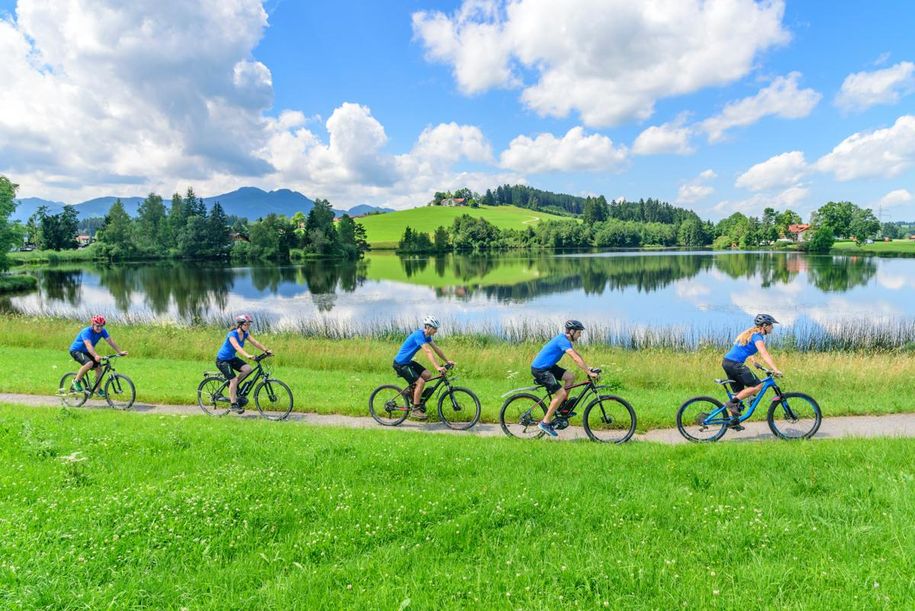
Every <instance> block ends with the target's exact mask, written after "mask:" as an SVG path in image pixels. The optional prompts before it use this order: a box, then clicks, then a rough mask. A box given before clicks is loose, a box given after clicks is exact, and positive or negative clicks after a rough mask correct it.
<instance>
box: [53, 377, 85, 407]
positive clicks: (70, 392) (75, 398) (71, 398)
mask: <svg viewBox="0 0 915 611" xmlns="http://www.w3.org/2000/svg"><path fill="white" fill-rule="evenodd" d="M75 380H76V374H75V373H73V372H72V371H71V372H70V373H65V374H64V377H62V378H61V379H60V384H59V385H58V386H57V394H59V395H60V400H61V401H63V404H64V405H66V406H67V407H79V406H81V405H82V404H83V403H85V402H86V399H88V398H89V393H87V392H86V391H84V390H76V389H75V388H73V383H74V381H75ZM86 382H88V380H83V384H85V383H86Z"/></svg>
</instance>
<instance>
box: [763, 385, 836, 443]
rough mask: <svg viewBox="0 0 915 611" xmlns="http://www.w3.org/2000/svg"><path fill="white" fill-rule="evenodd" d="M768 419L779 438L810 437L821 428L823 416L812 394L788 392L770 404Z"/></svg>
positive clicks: (773, 431) (770, 427) (771, 428)
mask: <svg viewBox="0 0 915 611" xmlns="http://www.w3.org/2000/svg"><path fill="white" fill-rule="evenodd" d="M766 419H767V420H768V421H769V429H770V430H771V431H772V433H773V434H774V435H775V436H776V437H778V438H779V439H810V438H811V437H813V436H814V435H816V432H817V431H818V430H819V428H820V423H821V422H822V420H823V416H822V414H821V413H820V406H819V405H817V402H816V401H814V399H813V397H811V396H810V395H805V394H804V393H800V392H786V393H782V396H781V397H779V398H778V399H777V400H775V401H773V402H772V405H770V406H769V413H768V415H767V416H766Z"/></svg>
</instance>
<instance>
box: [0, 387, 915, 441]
mask: <svg viewBox="0 0 915 611" xmlns="http://www.w3.org/2000/svg"><path fill="white" fill-rule="evenodd" d="M0 403H14V404H19V405H28V406H60V405H61V402H60V398H59V397H56V396H42V395H22V394H12V393H0ZM86 407H87V408H93V409H95V408H97V409H111V408H110V407H108V404H107V403H105V402H104V401H94V400H93V401H89V402H88V403H86V405H85V406H84V408H86ZM75 409H83V408H75ZM129 411H130V412H136V413H138V414H179V415H183V416H205V415H206V414H204V413H203V412H202V411H200V408H199V407H197V406H196V405H193V406H192V405H155V404H150V403H139V402H138V403H135V404H134V405H133V407H131V408H130V410H129ZM226 417H227V418H257V417H258V413H257V410H256V409H255V410H254V411H246V412H245V413H244V414H243V415H241V416H237V415H234V414H230V415H228V416H226ZM289 420H291V421H295V422H304V423H305V424H311V425H316V426H343V427H349V428H356V429H368V428H372V429H389V430H392V429H393V430H401V431H422V432H426V433H448V434H455V435H477V436H480V437H501V436H503V435H504V433H503V432H502V429H501V428H500V427H499V425H498V424H492V423H483V422H481V423H479V424H477V425H476V426H475V427H473V429H471V430H470V431H453V430H451V429H449V428H448V427H446V426H445V425H444V424H442V423H441V422H436V421H432V422H422V421H416V420H407V421H406V422H404V423H403V424H401V425H400V426H397V427H382V426H380V425H379V424H378V423H377V422H375V420H373V419H372V418H371V417H369V416H343V415H339V414H314V413H302V412H293V413H291V414H290V415H289ZM743 424H744V426H745V427H746V430H744V431H728V432H727V434H726V435H725V437H724V438H723V439H722V441H754V440H760V439H775V437H774V436H773V435H772V432H771V431H770V430H769V426H768V425H767V424H766V423H765V422H764V421H753V422H744V423H743ZM840 437H915V414H889V415H885V416H834V417H830V416H824V417H823V423H822V425H820V430H819V431H817V434H816V436H815V437H814V438H815V439H835V438H840ZM587 438H588V437H587V435H586V434H585V431H584V429H583V428H581V427H578V426H570V427H569V428H567V429H565V430H564V431H560V433H559V438H558V439H559V440H560V441H561V440H572V439H587ZM634 439H636V440H638V441H653V442H657V443H667V444H672V443H686V440H685V439H683V437H682V436H681V435H680V433H679V431H677V429H675V428H673V429H652V430H650V431H647V432H645V433H638V434H636V435H635V437H634Z"/></svg>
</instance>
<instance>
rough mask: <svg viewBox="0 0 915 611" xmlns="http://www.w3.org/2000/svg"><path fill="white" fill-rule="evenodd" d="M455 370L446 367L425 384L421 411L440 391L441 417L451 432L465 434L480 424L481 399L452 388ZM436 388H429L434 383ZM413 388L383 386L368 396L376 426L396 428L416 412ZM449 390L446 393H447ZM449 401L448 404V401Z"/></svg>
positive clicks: (449, 365) (464, 389)
mask: <svg viewBox="0 0 915 611" xmlns="http://www.w3.org/2000/svg"><path fill="white" fill-rule="evenodd" d="M453 367H454V366H453V365H451V364H450V363H449V364H447V365H445V371H444V372H443V373H441V374H439V375H437V376H435V377H434V378H430V379H429V380H426V384H427V387H426V388H424V389H423V395H422V399H421V401H420V407H421V408H423V409H425V407H426V402H427V401H429V400H430V399H431V398H432V396H433V395H435V394H436V393H437V392H439V390H443V392H441V394H440V395H439V398H438V417H439V418H440V419H441V421H442V422H444V423H445V426H447V427H448V428H450V429H455V430H458V431H466V430H467V429H470V428H472V427H473V426H474V425H475V424H476V423H477V422H479V421H480V399H479V398H478V397H477V396H476V394H474V392H473V391H472V390H470V389H469V388H465V387H463V386H453V385H452V382H454V381H455V380H457V379H458V377H457V376H452V375H449V372H450V371H451V369H452V368H453ZM436 380H438V381H437V382H436V384H435V385H434V386H431V387H430V386H428V384H430V383H431V382H435V381H436ZM414 388H415V386H414V385H413V384H410V385H409V386H407V387H406V388H401V387H399V386H397V385H395V384H382V385H381V386H379V387H378V388H376V389H375V390H373V391H372V394H371V395H370V396H369V413H370V414H372V418H374V419H375V422H377V423H378V424H380V425H382V426H397V425H399V424H400V423H402V422H403V421H404V420H406V419H407V417H408V416H409V415H410V414H411V413H412V412H413V411H414V407H413V390H414ZM445 389H446V390H445ZM446 400H447V401H446Z"/></svg>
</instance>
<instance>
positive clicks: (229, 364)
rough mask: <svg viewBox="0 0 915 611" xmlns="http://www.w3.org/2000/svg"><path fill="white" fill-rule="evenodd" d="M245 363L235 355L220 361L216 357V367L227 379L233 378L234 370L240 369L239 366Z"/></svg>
mask: <svg viewBox="0 0 915 611" xmlns="http://www.w3.org/2000/svg"><path fill="white" fill-rule="evenodd" d="M245 365H247V363H246V362H244V361H243V360H241V359H240V358H238V357H237V356H236V357H232V358H231V359H229V360H228V361H220V360H219V359H216V368H217V369H218V370H219V371H221V372H222V375H224V376H225V377H226V379H227V380H231V379H232V378H234V377H235V372H236V371H241V368H242V367H244V366H245ZM233 370H234V371H233Z"/></svg>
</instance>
